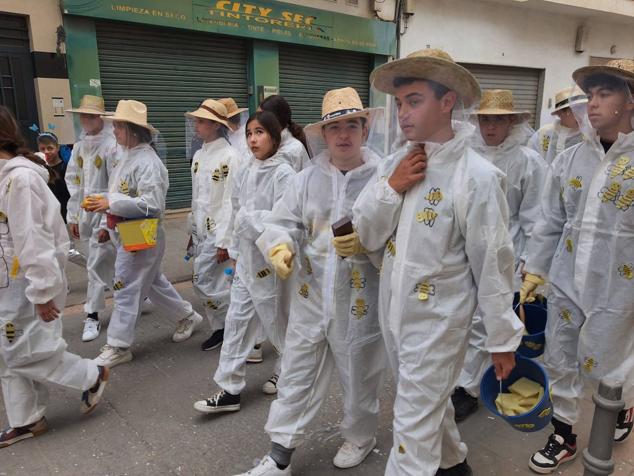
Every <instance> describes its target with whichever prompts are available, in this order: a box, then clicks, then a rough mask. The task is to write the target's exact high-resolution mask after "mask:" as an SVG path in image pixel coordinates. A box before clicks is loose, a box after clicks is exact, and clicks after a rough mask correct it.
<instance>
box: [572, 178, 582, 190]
mask: <svg viewBox="0 0 634 476" xmlns="http://www.w3.org/2000/svg"><path fill="white" fill-rule="evenodd" d="M568 185H570V187H571V188H573V189H574V190H580V189H581V188H582V187H583V177H582V176H581V175H577V176H576V177H575V178H572V179H570V180H568Z"/></svg>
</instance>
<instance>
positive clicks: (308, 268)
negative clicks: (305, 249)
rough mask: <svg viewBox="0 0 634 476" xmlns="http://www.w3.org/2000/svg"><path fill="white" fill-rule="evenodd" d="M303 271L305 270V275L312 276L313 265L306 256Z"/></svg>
mask: <svg viewBox="0 0 634 476" xmlns="http://www.w3.org/2000/svg"><path fill="white" fill-rule="evenodd" d="M304 269H305V270H306V274H313V265H312V264H311V262H310V258H309V257H308V256H304Z"/></svg>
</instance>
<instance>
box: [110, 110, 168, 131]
mask: <svg viewBox="0 0 634 476" xmlns="http://www.w3.org/2000/svg"><path fill="white" fill-rule="evenodd" d="M111 114H112V115H108V116H104V117H103V120H104V121H110V122H114V121H119V122H128V123H130V124H134V125H135V126H140V127H143V128H144V129H147V130H148V131H150V132H158V131H157V130H156V129H155V128H154V127H152V126H151V125H150V124H147V123H145V124H144V123H141V122H137V121H131V120H130V119H128V118H127V117H120V116H117V114H116V113H111Z"/></svg>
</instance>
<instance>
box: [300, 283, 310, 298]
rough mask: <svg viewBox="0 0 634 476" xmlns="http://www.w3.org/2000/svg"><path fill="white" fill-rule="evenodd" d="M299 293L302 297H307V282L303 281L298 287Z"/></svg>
mask: <svg viewBox="0 0 634 476" xmlns="http://www.w3.org/2000/svg"><path fill="white" fill-rule="evenodd" d="M299 295H300V296H301V297H303V298H304V299H308V284H306V283H304V284H302V285H301V287H300V288H299Z"/></svg>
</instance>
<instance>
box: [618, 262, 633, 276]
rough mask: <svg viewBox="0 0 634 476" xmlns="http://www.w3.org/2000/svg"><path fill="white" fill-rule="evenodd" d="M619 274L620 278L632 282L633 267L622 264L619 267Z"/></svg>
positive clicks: (630, 264) (629, 264)
mask: <svg viewBox="0 0 634 476" xmlns="http://www.w3.org/2000/svg"><path fill="white" fill-rule="evenodd" d="M619 274H620V275H621V277H622V278H625V279H628V280H632V279H633V278H634V265H632V263H623V264H622V265H621V266H619Z"/></svg>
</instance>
